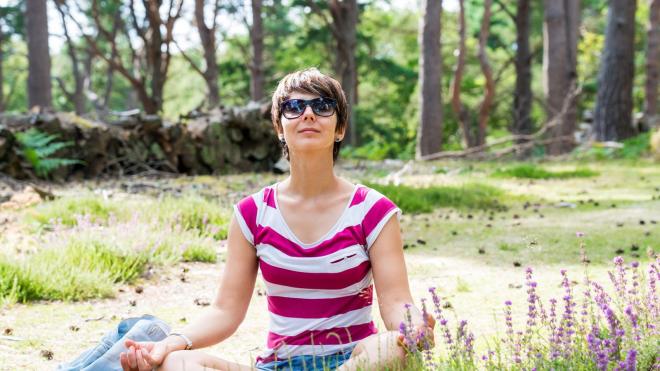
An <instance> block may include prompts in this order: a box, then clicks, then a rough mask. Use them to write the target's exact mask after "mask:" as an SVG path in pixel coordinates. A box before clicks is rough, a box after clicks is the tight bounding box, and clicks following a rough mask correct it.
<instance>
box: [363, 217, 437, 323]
mask: <svg viewBox="0 0 660 371" xmlns="http://www.w3.org/2000/svg"><path fill="white" fill-rule="evenodd" d="M369 258H370V260H371V269H372V272H373V276H374V284H375V286H376V294H377V295H378V305H379V310H380V315H381V317H382V318H383V322H384V323H385V327H387V329H388V330H390V331H398V329H399V325H400V324H401V322H403V321H404V320H405V317H406V308H405V304H413V299H412V295H411V294H410V286H409V285H408V273H407V271H406V264H405V260H404V256H403V240H402V237H401V230H400V226H399V220H398V219H397V218H396V217H392V218H390V220H389V221H388V222H387V223H386V224H385V226H384V227H383V229H382V231H381V232H380V234H379V235H378V238H377V239H376V241H375V242H374V244H373V245H372V246H371V248H370V249H369ZM410 314H411V317H412V324H413V326H414V327H416V328H418V329H422V328H423V327H424V325H425V323H424V319H423V318H422V314H421V312H420V311H419V309H417V308H416V307H415V306H414V305H412V306H411V307H410ZM430 326H431V327H433V324H430Z"/></svg>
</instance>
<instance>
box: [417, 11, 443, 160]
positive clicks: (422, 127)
mask: <svg viewBox="0 0 660 371" xmlns="http://www.w3.org/2000/svg"><path fill="white" fill-rule="evenodd" d="M422 11H423V12H424V15H423V16H422V18H421V19H420V24H419V49H420V58H419V86H420V90H421V92H420V93H421V94H420V100H419V111H420V122H419V130H418V131H417V150H416V156H417V157H418V158H419V157H422V156H426V155H430V154H432V153H436V152H440V151H441V150H442V95H441V92H442V85H441V79H442V55H441V54H440V16H441V14H442V0H423V1H422Z"/></svg>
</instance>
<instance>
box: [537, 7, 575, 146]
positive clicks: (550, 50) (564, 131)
mask: <svg viewBox="0 0 660 371" xmlns="http://www.w3.org/2000/svg"><path fill="white" fill-rule="evenodd" d="M543 3H544V22H543V91H544V94H545V100H546V107H547V111H548V112H547V114H548V118H549V119H551V118H557V119H558V120H557V121H556V122H557V124H556V125H555V126H553V127H551V128H549V130H548V135H549V136H550V137H552V138H556V140H555V141H552V142H550V144H548V147H547V150H548V153H549V154H552V155H558V154H561V153H565V152H568V151H570V150H571V149H573V148H574V146H575V143H574V140H573V137H572V135H573V132H575V126H576V121H577V102H576V100H575V99H568V101H567V99H566V98H567V97H573V96H574V95H573V94H572V91H573V90H574V89H575V86H576V81H577V40H578V27H579V22H580V17H579V14H580V1H579V0H544V2H543ZM565 106H566V107H565ZM559 114H561V117H556V116H557V115H559Z"/></svg>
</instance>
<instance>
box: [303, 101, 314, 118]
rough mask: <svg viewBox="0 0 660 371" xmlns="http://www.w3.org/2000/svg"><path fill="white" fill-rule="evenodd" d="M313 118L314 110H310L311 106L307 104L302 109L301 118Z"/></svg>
mask: <svg viewBox="0 0 660 371" xmlns="http://www.w3.org/2000/svg"><path fill="white" fill-rule="evenodd" d="M308 119H309V120H314V119H316V115H314V110H312V106H309V105H308V106H307V107H305V110H304V111H303V120H308Z"/></svg>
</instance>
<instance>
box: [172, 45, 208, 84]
mask: <svg viewBox="0 0 660 371" xmlns="http://www.w3.org/2000/svg"><path fill="white" fill-rule="evenodd" d="M173 42H174V45H175V46H176V48H177V49H179V52H181V55H182V56H183V58H184V59H185V60H187V61H188V63H189V64H190V66H191V67H192V68H193V70H195V72H197V73H198V74H200V75H202V77H203V78H206V76H205V75H204V71H202V69H201V68H199V66H197V64H196V63H195V61H193V60H192V58H190V56H188V54H186V52H185V51H183V48H181V47H180V46H179V43H177V42H176V40H174V41H173Z"/></svg>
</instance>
